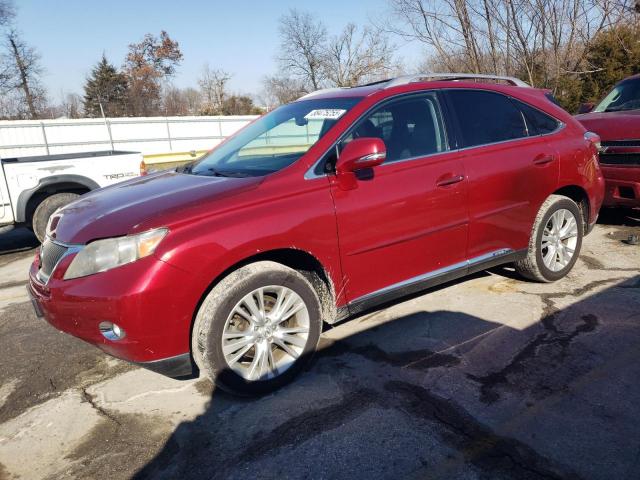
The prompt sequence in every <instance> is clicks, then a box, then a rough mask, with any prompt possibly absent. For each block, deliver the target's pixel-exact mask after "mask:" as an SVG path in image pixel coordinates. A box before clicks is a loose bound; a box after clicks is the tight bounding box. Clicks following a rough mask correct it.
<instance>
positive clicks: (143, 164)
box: [140, 160, 149, 177]
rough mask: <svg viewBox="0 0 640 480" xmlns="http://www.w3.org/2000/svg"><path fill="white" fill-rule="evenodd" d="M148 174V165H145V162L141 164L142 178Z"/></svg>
mask: <svg viewBox="0 0 640 480" xmlns="http://www.w3.org/2000/svg"><path fill="white" fill-rule="evenodd" d="M147 173H149V172H147V164H146V163H144V160H143V161H141V162H140V176H141V177H143V176H145V175H146V174H147Z"/></svg>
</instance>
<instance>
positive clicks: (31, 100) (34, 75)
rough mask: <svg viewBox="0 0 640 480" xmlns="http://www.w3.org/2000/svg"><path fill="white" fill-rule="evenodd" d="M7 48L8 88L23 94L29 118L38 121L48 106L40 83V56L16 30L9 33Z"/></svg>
mask: <svg viewBox="0 0 640 480" xmlns="http://www.w3.org/2000/svg"><path fill="white" fill-rule="evenodd" d="M6 46H7V48H8V51H9V58H10V59H11V63H10V68H9V70H8V73H7V75H8V76H9V80H8V85H7V86H8V88H9V89H14V90H19V91H20V92H21V95H22V98H23V102H24V105H25V107H26V113H27V115H28V117H29V118H31V119H36V118H38V114H39V111H40V110H42V109H43V108H44V106H45V104H46V92H45V89H44V88H43V87H42V85H41V81H40V76H41V75H42V68H41V67H40V55H39V54H38V53H37V52H36V51H35V50H34V49H33V48H31V47H29V46H28V45H27V44H26V43H25V42H24V41H23V40H22V39H21V38H20V36H19V35H18V33H17V32H16V31H15V30H11V31H9V33H7V35H6Z"/></svg>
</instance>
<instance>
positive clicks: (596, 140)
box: [584, 132, 602, 152]
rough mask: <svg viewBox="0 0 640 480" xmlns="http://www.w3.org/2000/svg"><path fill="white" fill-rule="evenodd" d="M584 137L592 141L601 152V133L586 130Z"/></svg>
mask: <svg viewBox="0 0 640 480" xmlns="http://www.w3.org/2000/svg"><path fill="white" fill-rule="evenodd" d="M584 139H585V140H586V141H588V142H590V143H591V144H592V145H593V146H594V147H596V150H597V151H598V152H600V151H601V150H602V143H601V141H600V135H598V134H597V133H593V132H585V134H584Z"/></svg>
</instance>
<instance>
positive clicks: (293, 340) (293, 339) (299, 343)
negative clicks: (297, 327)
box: [279, 333, 307, 348]
mask: <svg viewBox="0 0 640 480" xmlns="http://www.w3.org/2000/svg"><path fill="white" fill-rule="evenodd" d="M279 338H280V339H281V340H282V341H284V342H287V343H290V344H291V345H295V346H296V347H299V348H304V346H305V345H306V344H307V340H306V339H304V338H301V337H297V336H295V335H288V334H286V333H285V334H283V335H280V336H279Z"/></svg>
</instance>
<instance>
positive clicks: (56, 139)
mask: <svg viewBox="0 0 640 480" xmlns="http://www.w3.org/2000/svg"><path fill="white" fill-rule="evenodd" d="M254 118H256V117H255V116H252V115H251V116H228V117H148V118H108V119H107V120H106V121H105V120H103V119H95V118H91V119H78V120H66V119H65V120H42V121H31V120H16V121H0V158H12V157H26V156H32V155H49V154H51V155H53V154H56V153H73V152H87V151H99V150H112V149H115V150H129V151H136V152H142V153H143V154H144V155H149V154H156V153H170V152H187V151H191V150H207V149H210V148H212V147H214V146H215V145H217V144H218V143H220V141H222V140H223V139H224V138H226V137H228V136H229V135H231V134H233V133H234V132H236V131H237V130H238V129H240V128H241V127H243V126H245V125H246V124H247V123H249V122H250V121H251V120H253V119H254Z"/></svg>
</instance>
